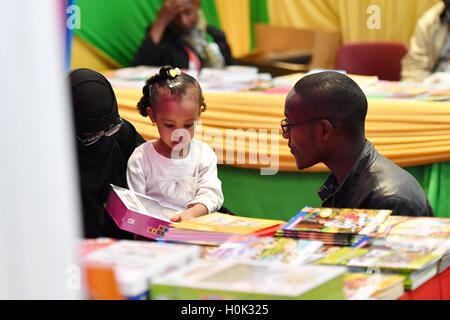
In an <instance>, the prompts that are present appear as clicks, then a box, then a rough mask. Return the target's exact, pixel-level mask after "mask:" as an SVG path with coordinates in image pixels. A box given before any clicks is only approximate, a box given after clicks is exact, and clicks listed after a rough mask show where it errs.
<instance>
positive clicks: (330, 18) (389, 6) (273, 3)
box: [267, 0, 442, 44]
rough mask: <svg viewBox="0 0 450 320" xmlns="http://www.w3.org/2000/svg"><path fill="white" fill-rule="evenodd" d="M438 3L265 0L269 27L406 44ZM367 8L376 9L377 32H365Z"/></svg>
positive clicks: (421, 0) (427, 0)
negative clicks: (378, 20)
mask: <svg viewBox="0 0 450 320" xmlns="http://www.w3.org/2000/svg"><path fill="white" fill-rule="evenodd" d="M439 1H442V0H267V5H268V10H269V17H270V23H271V24H272V25H279V26H288V27H297V28H307V29H311V28H318V29H323V30H329V31H336V30H341V32H342V39H343V42H344V43H346V42H356V41H398V42H403V43H406V44H407V43H409V40H410V37H411V35H412V34H413V33H414V28H415V24H416V22H417V20H418V19H419V18H420V17H421V16H422V14H423V13H424V12H425V11H426V10H427V9H428V8H431V7H432V6H433V5H434V4H435V3H436V2H439ZM371 5H376V6H378V7H379V8H380V11H379V12H380V15H379V18H380V22H381V25H380V27H381V28H380V29H369V28H368V26H367V20H368V19H369V18H370V17H371V16H372V14H373V13H371V12H370V13H368V12H367V9H368V8H369V6H371Z"/></svg>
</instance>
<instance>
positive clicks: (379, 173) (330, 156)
mask: <svg viewBox="0 0 450 320" xmlns="http://www.w3.org/2000/svg"><path fill="white" fill-rule="evenodd" d="M284 113H285V116H286V118H285V119H283V120H282V121H281V128H282V130H283V137H284V138H285V139H289V148H290V149H291V153H292V154H293V155H294V157H295V160H296V163H297V167H298V168H299V169H300V170H302V169H305V168H309V167H311V166H313V165H315V164H317V163H319V162H323V163H324V164H325V165H326V166H327V167H328V168H329V169H330V170H331V172H332V173H331V175H330V176H329V178H328V179H327V181H326V182H325V183H324V184H323V185H322V186H321V187H320V189H319V191H318V194H319V197H320V198H321V200H322V206H323V207H334V208H360V209H391V210H393V214H396V215H408V216H434V212H433V209H432V208H431V205H430V203H429V201H428V198H427V196H426V195H425V192H424V191H423V190H422V188H421V187H420V185H419V184H418V182H417V181H416V180H415V179H414V178H413V177H412V176H411V175H410V174H409V173H408V172H407V171H405V170H404V169H402V168H400V167H398V166H397V165H395V164H394V163H393V162H391V161H390V160H388V159H387V158H385V157H384V156H382V155H381V154H379V153H378V152H377V151H376V150H375V148H374V146H373V145H372V143H370V142H369V141H368V140H367V139H366V137H365V132H364V122H365V117H366V114H367V99H366V97H365V95H364V93H363V91H362V90H361V88H360V87H359V86H358V85H357V84H356V83H355V82H354V81H353V80H352V79H350V78H349V77H348V76H346V75H344V74H341V73H339V72H333V71H326V72H321V73H316V74H311V75H307V76H305V77H303V78H302V79H300V80H299V81H298V82H297V83H296V84H295V86H294V88H293V89H292V90H291V91H290V92H289V94H288V96H287V98H286V103H285V111H284Z"/></svg>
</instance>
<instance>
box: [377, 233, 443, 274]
mask: <svg viewBox="0 0 450 320" xmlns="http://www.w3.org/2000/svg"><path fill="white" fill-rule="evenodd" d="M369 247H370V248H374V249H387V250H405V251H412V252H420V253H432V254H435V255H438V256H441V257H442V258H441V260H440V261H439V266H438V270H439V273H440V272H443V271H445V270H446V269H447V268H448V267H449V266H450V238H449V237H446V238H437V237H419V236H406V235H400V234H393V235H387V236H382V237H375V238H372V239H371V241H370V245H369Z"/></svg>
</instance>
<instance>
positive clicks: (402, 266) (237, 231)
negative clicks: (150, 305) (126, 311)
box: [81, 189, 450, 300]
mask: <svg viewBox="0 0 450 320" xmlns="http://www.w3.org/2000/svg"><path fill="white" fill-rule="evenodd" d="M123 190H126V189H123ZM123 190H122V191H123ZM122 191H121V190H118V191H117V190H116V191H114V192H116V193H117V195H118V198H119V200H114V202H115V203H112V204H111V202H110V201H108V204H107V205H106V208H107V210H108V212H109V213H110V214H111V215H112V216H115V221H116V223H117V225H118V226H120V227H121V228H122V229H124V230H133V232H134V233H136V234H137V235H139V236H142V237H146V238H148V239H149V241H130V240H114V239H86V240H85V242H84V243H83V244H82V245H81V256H82V264H83V270H84V272H85V277H84V278H85V279H86V287H87V291H88V293H89V298H91V299H156V300H159V299H163V300H166V299H170V300H197V299H198V300H205V299H207V300H211V299H218V300H246V299H251V300H265V299H269V300H278V299H282V300H312V299H313V300H343V299H349V300H361V299H370V300H372V299H374V300H393V299H403V300H406V299H436V300H438V299H450V281H449V279H450V268H448V267H449V265H450V219H448V218H430V217H404V216H392V215H391V211H390V210H364V209H335V208H311V207H304V208H303V209H302V210H301V211H300V212H299V213H298V214H296V215H294V216H293V217H291V219H289V221H287V222H286V221H282V220H274V219H260V218H250V217H243V216H235V215H229V214H223V213H218V212H217V213H211V214H208V215H205V216H201V217H198V218H195V219H192V220H189V221H183V222H178V223H167V222H169V221H168V218H167V217H168V216H167V215H168V214H169V216H170V213H168V212H164V213H161V211H162V210H160V209H156V207H155V206H152V207H151V208H148V210H146V209H145V208H146V206H145V205H143V202H141V201H140V199H141V200H142V197H143V196H142V195H138V194H135V193H134V192H132V191H126V192H125V191H124V192H122ZM144 197H145V196H144ZM117 201H119V202H121V203H122V207H123V208H126V209H125V210H123V209H118V206H117V205H116V203H117ZM173 214H175V212H173ZM130 217H133V219H130ZM147 217H152V221H148V220H146V219H147ZM127 224H128V225H129V226H127ZM136 226H139V227H136ZM155 240H156V241H155Z"/></svg>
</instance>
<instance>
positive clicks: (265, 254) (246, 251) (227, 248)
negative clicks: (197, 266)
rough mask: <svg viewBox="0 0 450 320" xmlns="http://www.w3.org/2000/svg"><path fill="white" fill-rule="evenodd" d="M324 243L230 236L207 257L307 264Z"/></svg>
mask: <svg viewBox="0 0 450 320" xmlns="http://www.w3.org/2000/svg"><path fill="white" fill-rule="evenodd" d="M322 245H323V242H322V241H314V240H297V239H289V238H274V237H255V236H241V235H239V236H232V237H230V238H229V239H228V240H227V241H226V242H225V243H223V244H222V245H220V246H219V247H217V248H215V249H214V250H213V251H211V252H210V253H209V254H208V255H207V256H206V258H207V259H233V260H246V261H249V260H257V261H267V262H273V263H291V264H306V263H308V262H310V261H311V260H313V259H314V258H315V253H316V252H317V250H319V249H320V248H321V247H322Z"/></svg>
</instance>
